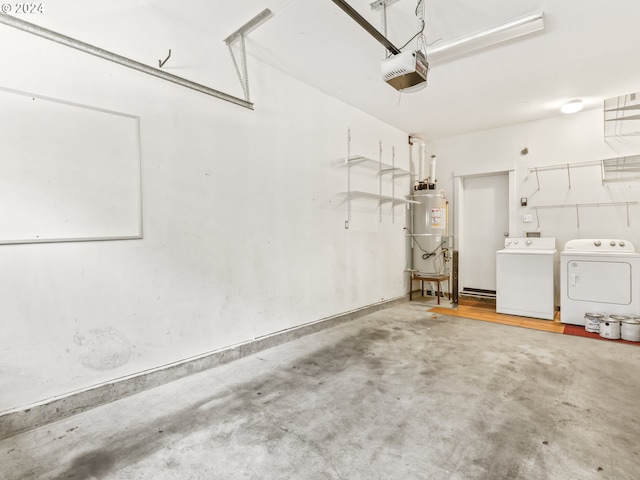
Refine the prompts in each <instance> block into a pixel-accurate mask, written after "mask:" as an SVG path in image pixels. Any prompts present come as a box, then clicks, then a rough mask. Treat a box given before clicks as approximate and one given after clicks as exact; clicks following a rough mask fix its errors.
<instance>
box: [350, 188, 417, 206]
mask: <svg viewBox="0 0 640 480" xmlns="http://www.w3.org/2000/svg"><path fill="white" fill-rule="evenodd" d="M340 195H344V196H346V197H349V198H365V199H369V200H376V201H377V202H378V203H379V204H380V205H382V204H385V203H393V204H394V205H406V204H409V203H420V202H416V201H414V200H407V199H404V198H397V197H389V196H386V195H379V194H377V193H370V192H360V191H357V190H354V191H351V192H340Z"/></svg>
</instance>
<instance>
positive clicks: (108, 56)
mask: <svg viewBox="0 0 640 480" xmlns="http://www.w3.org/2000/svg"><path fill="white" fill-rule="evenodd" d="M0 23H2V24H4V25H7V26H9V27H14V28H17V29H18V30H22V31H23V32H27V33H31V34H33V35H36V36H38V37H42V38H45V39H47V40H51V41H53V42H56V43H59V44H61V45H65V46H67V47H71V48H75V49H76V50H80V51H82V52H85V53H89V54H91V55H94V56H96V57H99V58H102V59H104V60H108V61H110V62H113V63H117V64H119V65H122V66H125V67H128V68H132V69H134V70H138V71H139V72H142V73H146V74H147V75H152V76H154V77H158V78H161V79H162V80H166V81H168V82H172V83H175V84H176V85H181V86H183V87H187V88H190V89H192V90H196V91H198V92H200V93H204V94H206V95H211V96H212V97H216V98H219V99H220V100H225V101H227V102H230V103H233V104H236V105H239V106H241V107H245V108H248V109H250V110H253V103H251V102H248V101H246V100H243V99H241V98H237V97H234V96H232V95H229V94H226V93H223V92H220V91H218V90H214V89H213V88H210V87H207V86H205V85H201V84H199V83H196V82H192V81H191V80H187V79H186V78H182V77H179V76H177V75H173V74H171V73H167V72H166V71H163V70H160V69H157V68H154V67H150V66H148V65H145V64H144V63H140V62H137V61H135V60H132V59H130V58H127V57H123V56H122V55H118V54H117V53H113V52H110V51H108V50H104V49H102V48H100V47H96V46H94V45H91V44H89V43H85V42H82V41H80V40H76V39H75V38H72V37H67V36H66V35H62V34H61V33H58V32H54V31H53V30H49V29H47V28H44V27H41V26H39V25H35V24H33V23H29V22H26V21H24V20H20V19H18V18H15V17H12V16H10V15H7V14H4V13H0Z"/></svg>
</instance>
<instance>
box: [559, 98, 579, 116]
mask: <svg viewBox="0 0 640 480" xmlns="http://www.w3.org/2000/svg"><path fill="white" fill-rule="evenodd" d="M583 106H584V105H583V104H582V100H571V101H569V102H567V103H565V104H563V105H562V107H560V111H561V112H562V113H576V112H579V111H580V110H582V107H583Z"/></svg>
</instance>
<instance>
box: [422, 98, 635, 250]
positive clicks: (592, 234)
mask: <svg viewBox="0 0 640 480" xmlns="http://www.w3.org/2000/svg"><path fill="white" fill-rule="evenodd" d="M623 93H624V92H623ZM603 125H604V124H603V114H602V111H601V110H590V111H585V112H580V113H578V114H574V115H567V116H558V117H553V118H550V119H546V120H540V121H536V122H530V123H523V124H519V125H512V126H508V127H504V128H497V129H491V130H486V131H481V132H476V133H472V134H467V135H462V136H458V137H451V138H446V139H440V140H436V141H432V142H429V143H428V144H427V147H426V150H427V156H430V155H437V158H438V175H437V177H438V186H439V187H440V188H443V189H444V190H445V191H446V193H447V195H448V197H449V198H453V193H454V192H453V189H454V181H453V178H454V175H456V174H458V175H459V174H463V173H464V172H473V171H490V170H492V169H495V170H504V168H505V166H511V167H513V166H515V185H516V187H515V188H516V191H515V195H513V198H514V199H515V201H516V205H514V206H513V207H514V208H515V210H516V223H515V225H512V229H511V230H512V232H514V233H515V236H524V232H525V231H540V232H541V233H542V235H543V236H548V237H556V238H557V246H558V249H559V250H562V248H563V247H564V244H565V243H566V242H567V241H568V240H570V239H573V238H598V237H600V238H624V239H627V240H629V241H631V242H633V244H634V245H635V248H636V250H637V251H640V205H635V206H634V205H632V206H630V207H629V220H630V222H629V223H630V225H628V224H627V210H626V208H625V207H624V206H620V207H612V206H609V207H607V206H599V207H582V208H580V209H579V225H578V219H577V217H576V209H575V208H568V207H567V208H557V209H539V210H538V214H539V215H538V219H539V225H538V222H537V221H536V212H535V209H534V208H533V206H535V205H539V206H544V205H567V204H586V203H601V204H606V203H610V202H638V201H640V182H636V181H627V182H621V183H606V184H605V185H603V184H602V182H601V174H600V167H599V166H587V167H575V166H574V168H570V178H571V180H570V184H569V177H568V174H567V169H558V170H553V171H545V172H539V173H538V176H539V184H540V187H539V189H538V182H537V181H536V176H535V172H531V171H530V169H533V168H536V167H541V166H548V165H563V164H579V163H583V162H591V161H595V160H603V159H607V158H615V157H620V156H625V155H637V154H640V137H621V138H607V139H605V138H604V135H603V132H604V126H603ZM524 148H528V150H529V153H528V154H527V155H522V154H521V151H522V150H523V149H524ZM521 197H527V198H528V206H527V207H521V206H520V198H521ZM525 214H531V215H532V216H533V222H532V223H524V215H525Z"/></svg>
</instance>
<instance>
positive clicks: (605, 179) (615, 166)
mask: <svg viewBox="0 0 640 480" xmlns="http://www.w3.org/2000/svg"><path fill="white" fill-rule="evenodd" d="M581 167H598V171H599V173H600V180H601V182H602V185H604V184H605V183H613V182H637V181H640V155H632V156H628V157H616V158H608V159H606V160H592V161H589V162H578V163H565V164H559V165H547V166H543V167H534V168H530V169H529V172H530V173H535V174H536V183H537V185H538V188H537V189H536V191H540V176H539V173H540V172H548V171H550V170H565V169H566V170H567V182H568V184H569V189H571V170H572V169H574V168H581Z"/></svg>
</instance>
